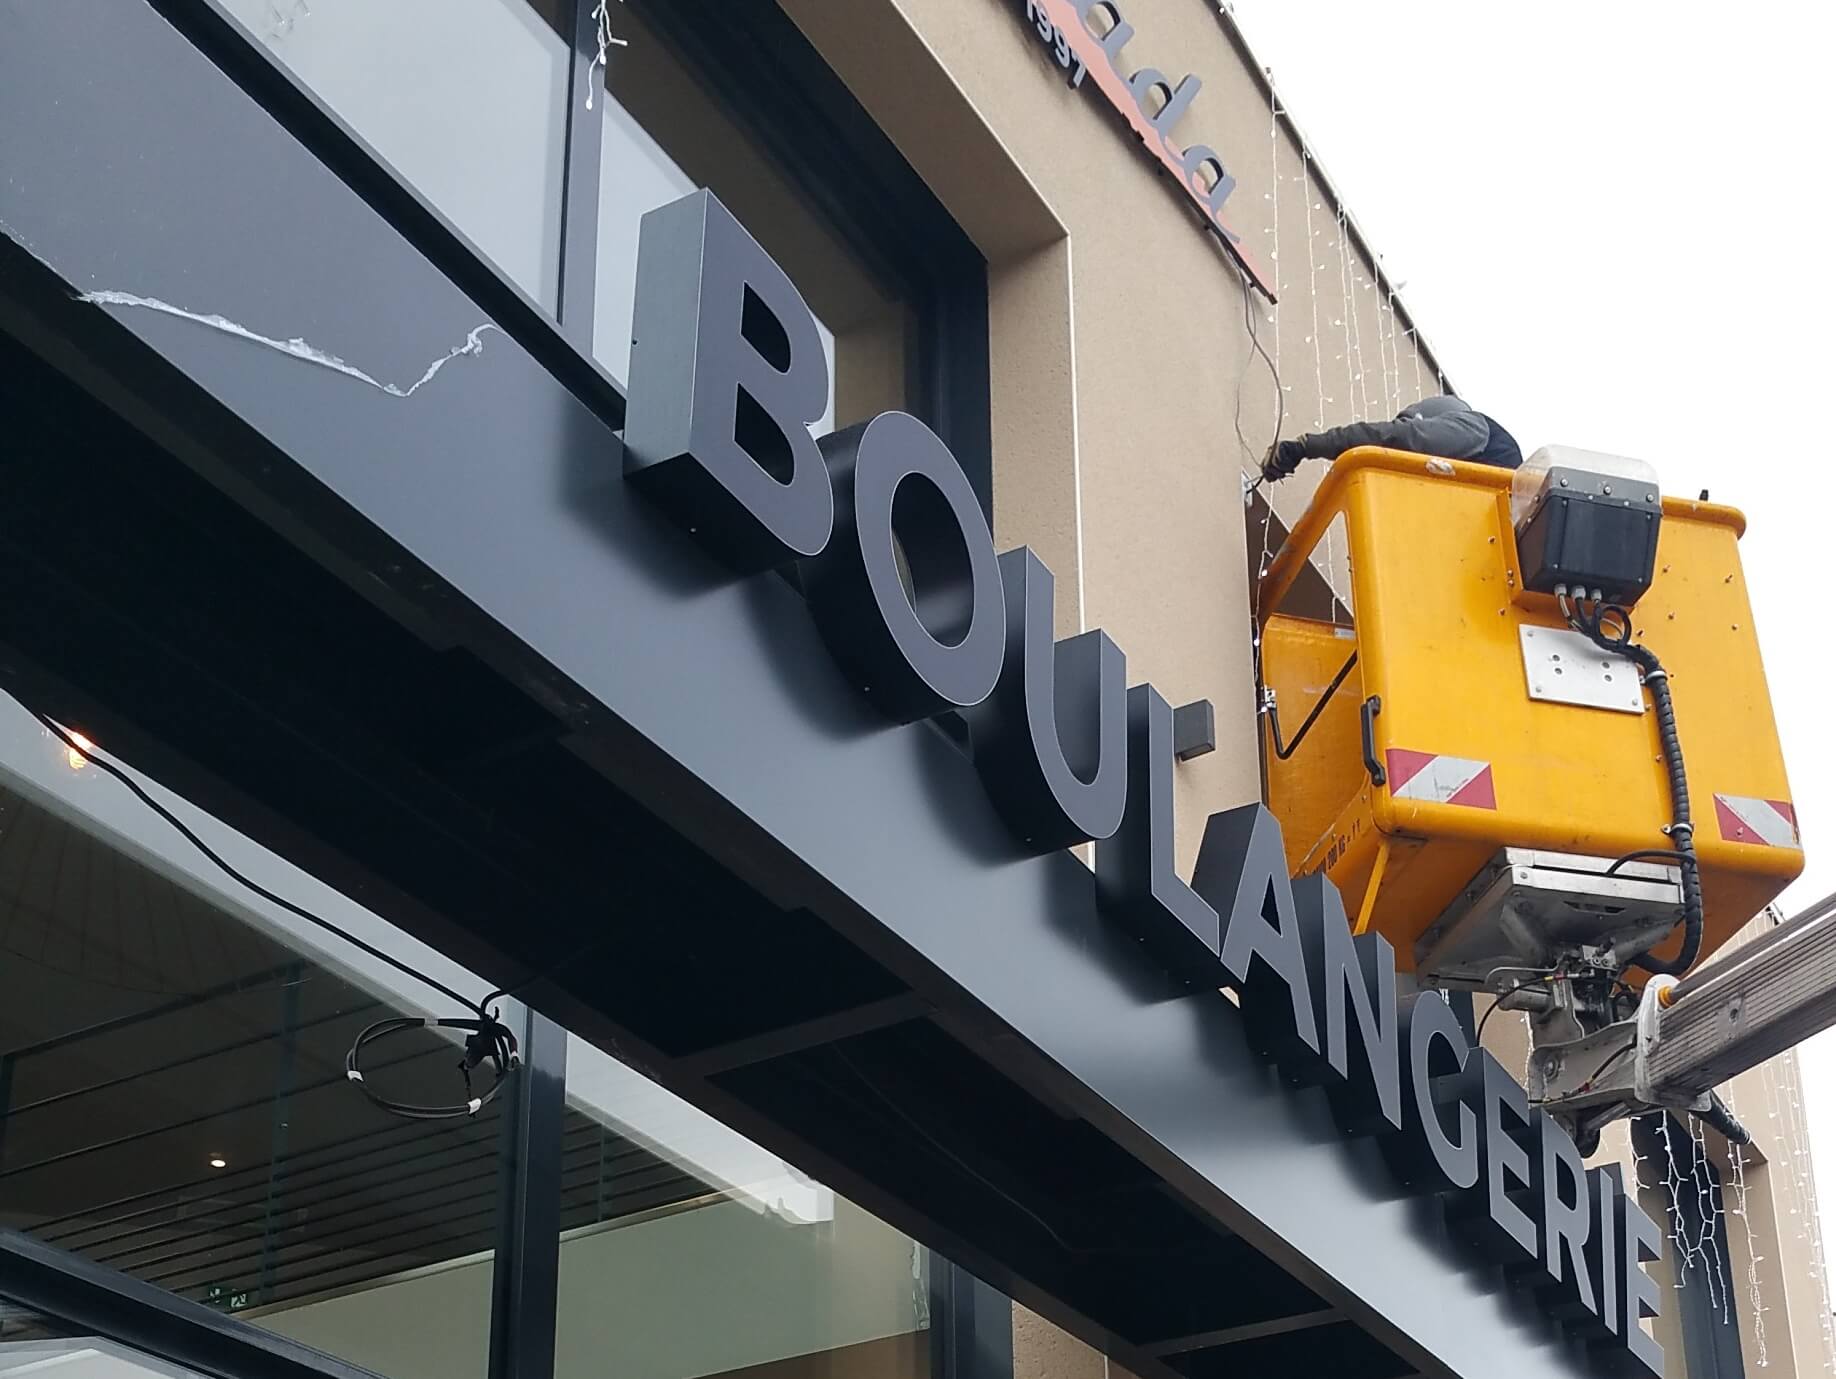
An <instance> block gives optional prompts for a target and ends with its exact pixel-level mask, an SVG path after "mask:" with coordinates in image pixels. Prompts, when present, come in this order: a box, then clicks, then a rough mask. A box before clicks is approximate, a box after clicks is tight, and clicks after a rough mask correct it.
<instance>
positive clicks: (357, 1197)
mask: <svg viewBox="0 0 1836 1379" xmlns="http://www.w3.org/2000/svg"><path fill="white" fill-rule="evenodd" d="M142 784H143V785H144V786H145V788H147V789H148V790H149V791H151V792H152V793H153V794H154V796H155V797H156V798H158V799H160V800H161V802H162V803H163V804H165V805H167V806H168V807H170V808H172V809H173V810H174V811H175V812H177V813H178V814H179V815H180V817H182V818H183V819H184V820H185V821H186V823H187V824H188V825H189V826H190V827H192V828H193V829H195V830H196V831H197V832H198V833H199V834H200V835H201V836H202V837H204V838H205V839H206V841H208V842H209V843H210V845H211V846H212V847H213V848H215V849H216V850H217V851H218V852H219V853H221V854H222V855H223V856H224V857H225V858H226V859H227V860H229V861H230V863H231V864H232V865H234V866H236V867H237V868H238V869H239V870H241V871H243V872H244V873H245V874H247V875H250V876H251V877H254V878H256V879H258V880H259V881H260V882H261V883H262V884H263V885H265V886H267V887H268V888H269V889H271V890H273V891H275V892H276V893H278V894H280V895H283V896H286V897H287V898H288V899H290V900H292V901H294V902H295V903H297V904H300V905H302V906H304V907H305V908H307V909H308V910H311V911H313V912H315V913H317V914H319V915H321V916H323V917H325V918H326V919H328V920H330V921H332V922H333V923H335V924H337V925H338V926H340V927H341V928H342V929H344V930H345V931H347V932H349V933H351V934H354V935H356V936H358V937H360V938H362V939H364V940H365V941H366V942H369V943H372V944H375V945H376V946H378V947H381V948H383V949H384V950H385V951H388V952H391V953H392V954H394V955H395V956H398V957H400V958H402V959H404V960H406V961H408V962H410V963H411V964H413V965H414V966H415V967H416V968H417V969H418V970H420V971H422V972H424V973H426V974H427V975H429V976H433V977H435V978H437V979H438V980H440V981H443V982H445V983H446V984H447V985H449V986H452V987H454V988H456V989H457V990H459V991H461V992H467V993H476V994H477V995H480V996H482V995H483V994H484V992H485V991H486V989H487V984H486V983H484V982H481V981H479V980H478V979H477V978H475V977H472V976H471V975H470V974H468V973H466V972H464V971H462V970H460V969H458V968H457V967H455V966H454V965H453V964H452V963H449V962H447V961H445V960H444V959H442V958H441V957H440V956H439V955H438V954H437V953H435V952H433V951H432V950H430V949H428V948H426V947H424V946H423V945H421V944H419V943H417V942H415V941H414V940H412V939H410V938H408V937H407V936H406V935H404V934H402V933H400V932H399V931H396V930H394V929H392V928H391V927H390V926H389V925H387V924H385V923H384V922H383V921H382V920H380V919H378V918H377V917H376V916H374V915H372V914H369V913H368V912H366V911H364V910H363V909H361V908H360V907H358V906H357V905H355V904H353V903H352V902H350V901H349V900H347V899H345V898H344V897H343V896H341V895H339V894H337V893H336V892H335V891H333V890H331V889H330V888H329V887H327V886H325V885H323V884H321V883H318V882H316V881H314V880H313V879H312V878H311V877H309V876H307V875H305V874H304V873H302V872H299V871H298V870H296V869H294V868H292V867H290V866H288V865H287V864H285V863H283V862H282V861H280V860H279V859H278V858H276V857H275V856H273V854H271V853H268V852H266V851H265V850H263V849H261V848H259V847H257V846H255V845H254V844H253V843H251V842H250V841H249V840H247V839H245V838H242V837H240V836H239V835H237V834H235V833H234V832H233V831H231V830H230V829H228V828H226V827H224V826H223V825H221V824H220V823H218V822H216V821H215V820H213V819H211V818H210V817H209V816H207V815H204V814H203V813H202V812H200V811H198V810H195V809H192V808H190V807H189V806H187V805H186V804H185V803H184V802H183V801H182V800H179V799H177V798H176V797H174V796H171V795H170V794H169V793H167V792H165V791H162V790H160V789H159V787H157V786H156V785H153V784H151V783H150V782H142ZM463 1014H465V1012H464V1011H460V1010H456V1009H454V1003H453V1002H452V1001H451V999H450V998H448V997H445V996H442V995H441V994H440V993H438V992H436V991H433V990H431V989H428V988H427V987H425V986H423V985H422V984H421V983H419V982H418V981H416V980H415V979H413V978H411V977H409V976H407V975H405V974H403V973H401V972H399V971H397V970H395V969H394V968H392V967H389V966H388V965H386V964H384V963H382V962H380V961H377V960H376V959H374V958H372V957H370V956H368V955H366V954H364V953H363V952H361V951H359V950H358V949H356V948H354V947H352V946H351V945H350V944H349V943H346V942H345V941H343V940H342V939H340V938H338V937H337V936H335V935H332V934H328V933H326V932H324V931H323V930H321V929H319V928H316V927H315V926H313V925H311V924H309V923H307V922H306V921H305V920H302V919H300V918H299V917H298V916H296V915H292V914H289V913H287V912H285V911H284V910H281V909H279V908H278V907H275V906H272V905H269V904H268V903H267V902H266V901H264V900H262V899H260V898H259V897H257V896H256V895H254V894H253V893H252V892H250V891H248V890H246V889H245V888H243V887H241V886H240V885H237V884H235V883H234V882H231V881H230V880H229V879H228V878H227V877H225V876H224V875H223V874H222V873H221V872H219V871H217V870H216V869H215V868H214V867H213V866H212V864H211V863H210V862H208V861H207V860H206V859H205V858H204V856H203V855H202V854H201V853H199V852H198V851H197V850H196V849H194V848H192V847H191V846H190V845H189V844H187V843H184V842H183V841H181V840H180V838H179V836H178V835H177V833H176V832H174V831H173V830H172V828H171V827H170V825H169V824H167V823H166V822H165V821H164V820H162V819H160V818H159V817H158V816H157V815H155V814H154V813H153V812H152V811H151V810H150V809H148V808H147V806H146V805H145V804H144V803H142V802H141V801H139V800H137V799H135V798H134V797H133V796H132V795H131V794H130V793H129V791H128V790H127V789H126V787H124V786H123V785H122V784H121V782H119V781H117V780H115V779H113V778H112V777H110V776H108V775H107V774H105V773H104V772H103V771H102V770H101V769H100V768H99V767H98V766H96V764H95V763H94V762H93V761H91V760H90V759H88V758H87V757H85V756H84V755H82V754H81V753H80V752H75V751H72V750H70V749H69V748H68V747H67V746H66V745H64V744H63V743H61V742H60V741H59V740H58V739H56V738H54V737H53V736H52V735H51V734H50V733H49V732H48V731H47V730H46V729H45V728H44V727H43V726H42V725H40V724H39V723H38V722H37V721H36V720H34V719H33V718H31V717H30V716H29V715H28V714H27V713H26V712H25V710H24V709H22V708H21V707H20V706H19V705H18V704H17V703H15V702H14V701H12V700H11V699H7V698H4V697H0V1225H5V1226H10V1227H13V1228H15V1229H19V1230H23V1231H25V1232H27V1233H29V1234H31V1235H33V1236H36V1237H37V1238H39V1239H40V1240H43V1241H45V1242H47V1243H49V1244H52V1245H55V1246H57V1247H59V1248H61V1249H64V1250H67V1251H70V1252H72V1253H75V1254H78V1255H82V1256H84V1257H86V1258H88V1259H90V1260H93V1261H96V1262H98V1263H101V1264H105V1265H108V1266H110V1267H111V1268H114V1269H118V1270H121V1271H124V1272H126V1273H128V1274H132V1275H134V1276H136V1277H138V1278H141V1279H144V1280H147V1281H149V1282H152V1283H156V1284H158V1285H160V1286H161V1287H164V1288H167V1289H170V1290H172V1291H173V1292H175V1293H177V1294H179V1295H181V1296H183V1297H186V1298H189V1299H191V1300H194V1301H197V1302H200V1303H204V1304H206V1305H208V1306H212V1307H216V1308H219V1309H221V1310H223V1311H225V1312H230V1313H234V1314H236V1315H238V1316H239V1317H242V1318H244V1319H246V1320H248V1321H250V1322H253V1323H254V1324H255V1325H257V1326H261V1327H266V1328H270V1329H272V1330H274V1331H278V1332H283V1333H285V1334H287V1335H289V1336H292V1337H294V1338H296V1339H298V1340H301V1341H303V1342H305V1343H307V1344H309V1345H312V1346H314V1347H315V1348H317V1349H320V1350H324V1351H327V1352H330V1353H332V1354H335V1355H339V1356H341V1357H343V1358H345V1359H347V1360H351V1361H353V1362H355V1363H357V1364H360V1365H363V1366H366V1367H368V1368H371V1369H375V1370H378V1371H380V1372H382V1373H384V1374H387V1375H389V1376H391V1379H466V1376H475V1379H482V1376H483V1375H484V1374H485V1371H486V1360H487V1339H488V1337H487V1331H488V1327H489V1318H490V1311H491V1309H490V1289H491V1261H492V1250H493V1245H494V1241H495V1232H496V1227H497V1203H498V1190H499V1189H498V1167H499V1162H500V1156H499V1152H498V1133H499V1127H498V1117H499V1114H500V1111H499V1107H500V1103H498V1102H496V1101H493V1102H491V1103H489V1104H488V1105H486V1106H485V1108H484V1109H483V1111H482V1112H481V1113H480V1114H478V1115H477V1116H475V1117H471V1118H468V1119H463V1120H455V1121H442V1122H425V1121H413V1120H402V1119H398V1118H396V1117H394V1116H392V1115H390V1114H388V1113H386V1112H384V1111H383V1110H381V1109H379V1108H378V1107H376V1106H375V1105H373V1104H371V1102H370V1101H369V1100H367V1099H366V1098H365V1097H364V1096H363V1095H362V1093H361V1092H360V1091H359V1089H358V1088H357V1087H355V1086H354V1085H352V1083H351V1082H350V1081H348V1080H347V1078H346V1072H345V1055H346V1052H347V1051H348V1050H349V1049H350V1047H351V1045H352V1042H353V1040H354V1039H355V1038H356V1036H357V1034H358V1032H359V1031H360V1030H362V1029H364V1028H365V1027H366V1026H368V1025H370V1024H371V1023H372V1022H374V1021H377V1020H381V1019H385V1018H388V1017H392V1016H398V1015H406V1016H425V1015H440V1016H456V1015H463ZM445 1034H446V1032H444V1031H442V1032H439V1033H436V1032H434V1031H432V1030H422V1029H415V1030H411V1031H408V1032H405V1033H403V1034H401V1035H400V1036H398V1037H392V1038H389V1039H387V1040H384V1041H381V1042H379V1043H377V1044H376V1045H374V1046H373V1047H372V1049H371V1050H370V1051H368V1052H367V1055H366V1059H365V1071H366V1075H367V1076H368V1078H369V1079H370V1081H371V1084H372V1085H373V1086H375V1087H376V1088H377V1089H378V1090H379V1091H381V1092H383V1093H384V1094H385V1095H387V1096H389V1097H392V1098H394V1099H397V1100H404V1101H413V1102H423V1103H441V1104H445V1103H451V1102H455V1101H463V1100H464V1099H465V1098H464V1096H463V1095H462V1092H461V1088H462V1083H461V1080H460V1076H459V1073H458V1071H457V1064H458V1056H457V1053H458V1051H457V1049H456V1047H455V1044H454V1042H453V1040H452V1039H449V1038H447V1037H445ZM454 1037H455V1038H457V1037H462V1036H457V1035H455V1036H454Z"/></svg>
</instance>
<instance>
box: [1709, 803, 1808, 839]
mask: <svg viewBox="0 0 1836 1379" xmlns="http://www.w3.org/2000/svg"><path fill="white" fill-rule="evenodd" d="M1715 818H1716V820H1717V821H1718V822H1719V823H1720V824H1721V836H1722V838H1723V839H1724V840H1725V841H1727V842H1730V843H1752V844H1753V845H1754V846H1756V847H1768V848H1795V847H1798V846H1800V844H1799V842H1798V811H1797V810H1795V809H1793V808H1792V807H1791V802H1790V801H1789V800H1750V799H1748V798H1746V797H1745V796H1743V795H1717V796H1715Z"/></svg>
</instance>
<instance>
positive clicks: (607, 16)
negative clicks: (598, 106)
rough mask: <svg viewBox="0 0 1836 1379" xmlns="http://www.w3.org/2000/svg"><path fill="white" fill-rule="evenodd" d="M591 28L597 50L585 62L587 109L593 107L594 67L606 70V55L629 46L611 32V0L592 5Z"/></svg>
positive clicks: (600, 0)
mask: <svg viewBox="0 0 1836 1379" xmlns="http://www.w3.org/2000/svg"><path fill="white" fill-rule="evenodd" d="M619 3H620V4H621V5H622V4H623V3H624V0H619ZM593 30H594V41H595V42H596V43H597V44H598V49H599V50H598V51H597V52H596V53H594V54H593V60H592V61H591V62H589V63H588V64H587V84H586V88H587V92H586V108H587V109H588V110H591V109H592V108H593V88H594V87H595V86H597V85H598V83H597V82H596V81H594V80H593V72H594V69H595V68H597V69H598V70H599V71H602V72H604V71H606V55H607V54H608V53H610V52H611V51H612V49H614V48H628V47H630V46H631V45H630V44H629V43H628V42H627V41H626V40H625V39H622V38H615V37H614V36H613V34H612V4H611V0H598V3H597V4H595V5H594V6H593Z"/></svg>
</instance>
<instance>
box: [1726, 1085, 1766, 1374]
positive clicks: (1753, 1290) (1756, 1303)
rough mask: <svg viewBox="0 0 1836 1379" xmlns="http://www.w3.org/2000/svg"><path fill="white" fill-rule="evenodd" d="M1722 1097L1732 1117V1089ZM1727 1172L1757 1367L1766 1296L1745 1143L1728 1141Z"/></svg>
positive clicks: (1762, 1350)
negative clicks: (1741, 1243)
mask: <svg viewBox="0 0 1836 1379" xmlns="http://www.w3.org/2000/svg"><path fill="white" fill-rule="evenodd" d="M1722 1100H1723V1101H1725V1102H1726V1103H1727V1106H1728V1111H1729V1113H1730V1114H1732V1115H1733V1116H1734V1117H1735V1118H1736V1119H1739V1117H1740V1111H1739V1109H1738V1108H1737V1107H1736V1106H1735V1104H1734V1090H1733V1088H1732V1087H1730V1088H1728V1089H1726V1091H1725V1092H1724V1093H1723V1095H1722ZM1728 1170H1729V1176H1730V1177H1731V1178H1732V1179H1733V1180H1734V1204H1733V1205H1732V1206H1731V1207H1729V1208H1728V1214H1729V1215H1731V1216H1733V1217H1734V1218H1735V1219H1736V1220H1737V1221H1739V1222H1740V1225H1741V1231H1742V1233H1743V1234H1744V1235H1745V1236H1746V1241H1747V1309H1748V1311H1749V1313H1750V1314H1751V1316H1752V1318H1753V1352H1754V1354H1753V1363H1754V1367H1755V1368H1757V1369H1765V1368H1766V1300H1765V1296H1764V1294H1763V1292H1762V1290H1761V1288H1760V1275H1759V1266H1760V1264H1761V1262H1762V1261H1763V1259H1764V1256H1762V1255H1761V1254H1760V1252H1759V1240H1758V1238H1757V1237H1756V1236H1755V1235H1754V1234H1753V1216H1752V1211H1751V1208H1750V1206H1749V1204H1748V1202H1747V1147H1746V1146H1745V1145H1740V1144H1735V1143H1733V1142H1732V1141H1730V1142H1729V1144H1728Z"/></svg>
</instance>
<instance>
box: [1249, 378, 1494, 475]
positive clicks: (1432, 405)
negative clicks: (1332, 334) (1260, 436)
mask: <svg viewBox="0 0 1836 1379" xmlns="http://www.w3.org/2000/svg"><path fill="white" fill-rule="evenodd" d="M1360 445H1380V446H1382V447H1384V448H1385V449H1386V450H1408V451H1412V452H1414V453H1415V454H1417V455H1438V456H1439V457H1441V458H1442V459H1447V460H1475V461H1477V462H1478V463H1480V464H1490V465H1497V466H1498V467H1499V468H1500V469H1516V468H1517V467H1518V466H1519V465H1520V464H1522V463H1523V462H1524V455H1523V452H1522V451H1521V450H1519V449H1518V448H1517V442H1516V441H1514V440H1513V439H1511V433H1510V432H1509V431H1507V430H1505V429H1504V427H1502V426H1500V425H1499V424H1498V423H1497V422H1495V421H1493V420H1492V419H1491V418H1490V417H1488V416H1486V415H1485V413H1483V412H1475V411H1474V410H1473V409H1472V408H1471V407H1468V406H1467V405H1466V404H1465V403H1464V402H1462V401H1461V400H1460V399H1459V398H1457V397H1451V396H1449V397H1427V398H1423V399H1422V400H1421V401H1420V402H1416V403H1411V404H1410V405H1409V406H1407V407H1405V408H1403V409H1402V411H1400V412H1398V413H1397V414H1396V419H1395V420H1394V421H1354V422H1352V423H1351V424H1350V425H1349V426H1335V427H1332V428H1331V429H1330V430H1326V431H1316V432H1314V433H1312V434H1311V435H1306V436H1299V437H1296V438H1295V439H1294V440H1286V441H1284V440H1277V441H1276V442H1275V444H1273V445H1271V446H1270V447H1269V453H1268V454H1267V455H1266V456H1264V457H1263V461H1262V477H1263V478H1264V479H1267V480H1268V481H1269V482H1270V483H1279V482H1280V481H1281V480H1283V479H1285V478H1287V477H1288V476H1289V475H1291V474H1292V473H1294V471H1295V469H1296V468H1298V467H1299V465H1300V462H1301V461H1302V460H1310V459H1321V460H1336V459H1338V458H1339V456H1340V455H1343V454H1344V453H1345V452H1346V451H1347V450H1355V449H1356V448H1357V447H1358V446H1360Z"/></svg>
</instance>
